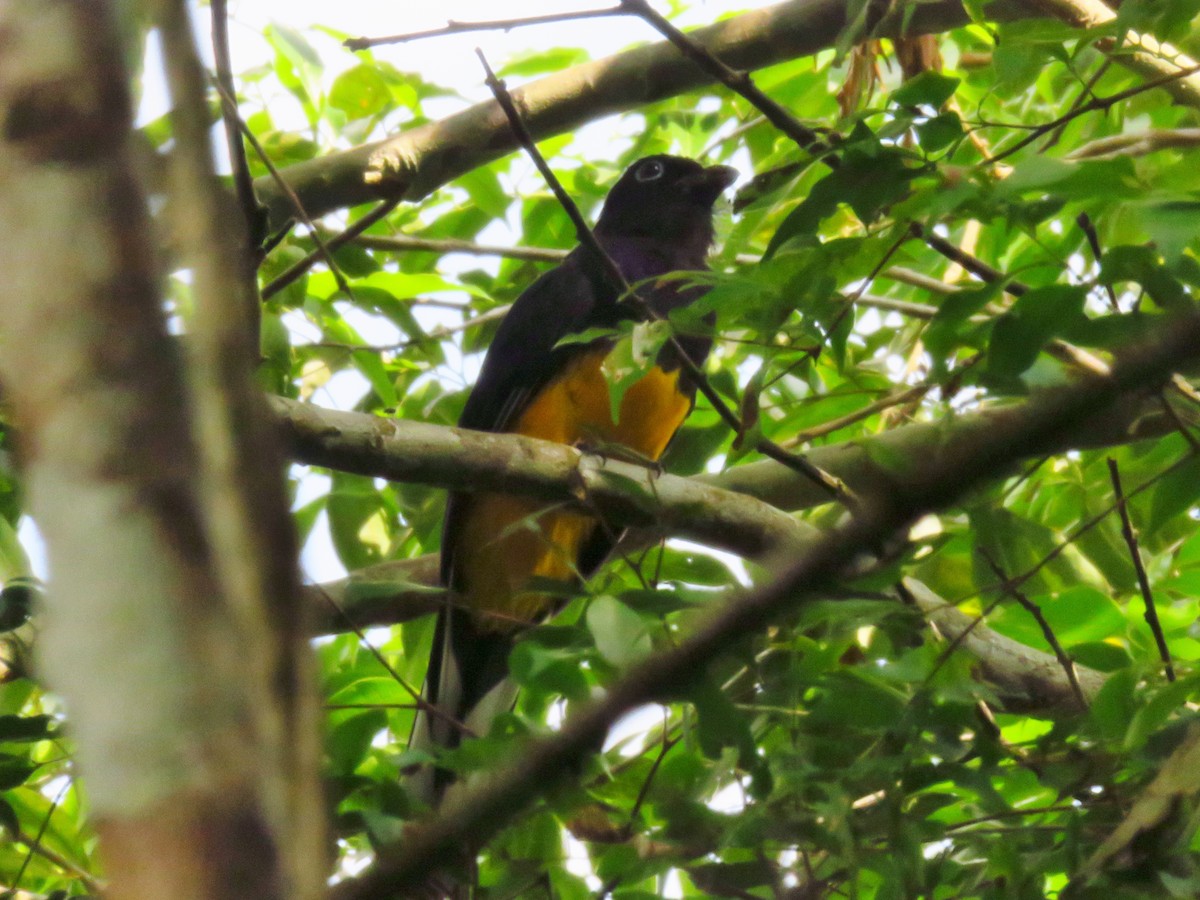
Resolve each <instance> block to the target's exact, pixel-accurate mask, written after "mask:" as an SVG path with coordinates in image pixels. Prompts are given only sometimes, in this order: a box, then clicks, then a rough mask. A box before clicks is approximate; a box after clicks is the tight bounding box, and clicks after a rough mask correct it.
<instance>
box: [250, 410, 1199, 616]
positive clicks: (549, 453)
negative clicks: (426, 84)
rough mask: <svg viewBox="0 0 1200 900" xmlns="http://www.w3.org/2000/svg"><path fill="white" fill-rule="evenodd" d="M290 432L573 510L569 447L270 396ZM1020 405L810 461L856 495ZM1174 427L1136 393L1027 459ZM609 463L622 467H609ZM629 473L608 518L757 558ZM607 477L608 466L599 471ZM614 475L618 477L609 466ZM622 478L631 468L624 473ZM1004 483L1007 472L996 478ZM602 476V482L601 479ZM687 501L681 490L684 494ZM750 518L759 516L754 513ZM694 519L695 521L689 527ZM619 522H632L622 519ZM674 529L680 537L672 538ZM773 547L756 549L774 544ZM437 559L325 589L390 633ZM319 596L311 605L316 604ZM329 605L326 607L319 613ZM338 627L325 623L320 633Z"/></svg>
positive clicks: (423, 597) (316, 449)
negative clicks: (625, 510) (664, 504)
mask: <svg viewBox="0 0 1200 900" xmlns="http://www.w3.org/2000/svg"><path fill="white" fill-rule="evenodd" d="M271 403H272V406H273V407H274V410H275V413H276V415H277V416H278V418H279V421H280V424H281V427H282V428H283V431H284V435H285V440H286V441H287V444H288V449H289V452H290V453H291V455H292V458H293V459H294V460H295V461H296V462H300V463H305V464H309V465H316V466H326V467H329V468H333V469H337V470H339V471H347V472H356V473H358V474H362V475H367V476H370V477H379V478H389V479H393V480H397V481H405V482H415V483H420V484H430V485H435V486H438V487H444V488H449V489H452V490H472V489H486V488H487V487H488V486H491V485H499V484H502V485H503V486H504V487H505V489H506V490H508V491H510V492H512V491H516V492H526V493H529V494H531V495H532V496H536V497H539V498H541V499H543V500H546V501H548V502H576V501H577V499H578V498H577V495H576V494H575V493H573V490H572V485H571V483H570V481H569V480H563V481H561V482H560V481H558V480H557V479H560V478H561V479H568V478H569V477H573V473H574V472H575V467H576V466H578V465H579V464H580V460H581V459H582V457H581V456H580V454H579V453H578V451H575V450H572V449H571V448H565V447H563V446H562V445H561V444H555V443H552V442H542V441H537V440H535V439H533V438H525V437H520V436H516V435H508V434H488V433H485V432H476V431H467V430H459V429H455V428H449V427H446V426H442V425H432V424H429V423H426V422H414V421H409V420H403V419H388V418H381V417H379V416H372V415H367V414H364V413H354V412H339V411H335V410H329V409H323V408H321V407H319V406H313V405H311V404H306V403H300V402H298V401H295V400H287V399H284V398H281V397H275V398H272V400H271ZM1022 408H1023V407H1022V406H1007V407H1000V408H996V409H989V410H983V411H980V412H975V413H967V414H963V415H960V416H958V417H957V418H956V419H955V420H954V422H953V423H951V424H947V423H944V422H936V423H917V424H912V425H904V426H901V427H899V428H895V429H892V430H891V431H887V432H884V433H882V434H877V435H872V436H869V437H863V438H857V439H855V440H852V441H846V442H844V443H840V444H830V445H827V446H824V447H817V448H814V449H813V450H812V451H811V452H810V454H809V455H810V458H811V459H812V460H813V462H814V463H815V464H817V465H820V466H821V468H823V469H825V470H827V471H829V472H832V473H833V474H834V475H836V476H837V477H838V478H840V479H842V480H843V481H845V482H846V483H847V484H849V485H850V486H851V487H852V488H853V489H854V490H855V491H870V490H873V489H876V488H878V487H879V486H880V485H882V484H886V483H887V482H888V480H889V478H891V477H893V474H894V473H893V472H892V470H891V469H889V468H888V466H887V464H886V461H887V460H895V459H928V458H934V457H937V456H938V455H939V454H940V453H942V452H943V448H944V447H945V446H946V445H947V444H953V443H954V442H956V441H960V440H964V439H969V438H970V437H971V436H972V435H975V436H982V435H986V434H987V433H988V432H989V431H991V430H992V429H994V428H997V427H1007V422H1008V421H1009V420H1010V419H1011V418H1012V417H1013V416H1017V415H1020V414H1021V409H1022ZM1175 428H1176V425H1175V423H1174V421H1173V419H1172V418H1171V417H1170V416H1168V415H1166V414H1165V413H1164V412H1163V410H1162V408H1161V405H1160V404H1159V402H1158V400H1157V398H1155V397H1147V398H1137V397H1130V398H1128V399H1127V400H1126V401H1124V402H1122V403H1119V404H1116V405H1114V406H1113V407H1112V408H1111V409H1109V410H1106V411H1100V410H1097V412H1096V414H1095V415H1094V416H1092V417H1090V418H1089V419H1088V421H1087V423H1086V424H1085V425H1084V426H1082V427H1080V428H1079V429H1077V430H1076V431H1075V432H1074V433H1073V434H1072V436H1071V439H1070V440H1069V441H1063V440H1060V441H1056V442H1047V443H1044V444H1042V445H1034V444H1031V445H1030V446H1029V447H1028V448H1027V449H1026V454H1025V455H1026V457H1033V458H1037V457H1041V456H1045V455H1048V454H1052V453H1061V452H1065V451H1066V450H1072V449H1082V448H1091V447H1108V446H1112V445H1114V444H1123V443H1128V442H1131V441H1135V440H1143V439H1147V438H1152V437H1160V436H1162V435H1164V434H1170V433H1171V432H1172V431H1174V430H1175ZM611 465H616V463H612V464H611ZM623 465H625V466H628V468H629V469H630V470H632V474H633V475H634V476H635V480H634V482H633V483H634V484H637V485H640V487H638V488H636V491H637V493H636V494H635V496H634V497H633V498H632V499H621V500H618V501H614V503H613V505H612V506H611V507H609V508H608V510H607V512H608V513H609V514H611V515H617V514H619V512H620V508H619V507H620V505H621V504H625V505H628V504H632V505H633V506H634V510H633V512H634V514H635V515H637V516H640V519H638V521H641V522H643V523H645V522H647V521H649V522H650V524H651V525H656V526H658V528H659V529H660V532H661V530H665V528H664V523H665V522H666V521H668V519H673V520H679V519H683V520H686V521H684V523H683V525H684V527H685V528H686V529H687V530H688V533H691V534H693V535H694V536H695V538H696V539H697V540H700V541H701V542H708V541H710V540H711V541H714V542H716V541H720V542H722V544H721V545H723V546H726V548H727V549H730V550H732V551H733V552H737V553H742V552H747V553H753V552H756V550H755V549H754V546H755V545H753V544H752V543H748V542H752V541H757V540H759V539H758V538H757V537H754V536H753V535H755V534H757V533H759V532H760V531H761V529H760V528H759V526H758V525H753V524H747V523H746V522H745V521H743V522H741V523H740V524H739V523H737V522H736V520H735V519H733V518H732V515H733V513H726V514H727V515H729V516H731V518H729V519H728V520H727V521H728V522H729V523H730V528H729V529H728V530H724V531H722V530H720V528H721V527H722V526H713V527H714V531H713V533H711V534H703V535H702V534H701V532H702V531H706V530H707V526H706V525H705V524H704V522H703V521H702V520H704V519H706V517H707V516H708V512H707V511H705V512H704V513H703V514H702V515H701V514H698V513H697V510H696V508H694V507H687V508H681V509H679V510H677V511H674V512H671V513H664V512H662V511H660V510H658V509H656V508H655V506H654V500H653V496H651V497H650V498H647V497H645V496H643V495H644V494H645V493H646V489H647V486H648V481H647V479H648V478H649V475H648V473H647V472H646V471H645V470H643V469H641V468H639V467H637V466H630V465H629V464H623ZM601 471H603V470H601ZM608 471H610V472H615V471H616V469H612V468H610V469H608ZM623 471H624V470H623ZM996 474H997V475H1000V474H1002V473H1000V472H997V473H996ZM598 480H603V479H598ZM675 481H686V482H689V483H694V484H696V485H706V486H710V487H714V488H719V489H721V490H723V491H733V492H736V493H739V494H745V495H748V496H751V497H754V498H756V499H757V500H759V501H761V502H762V503H765V504H768V505H769V506H770V507H774V508H775V509H776V510H788V511H796V510H802V509H808V508H811V507H814V506H818V505H820V504H822V503H827V502H828V500H829V498H828V496H827V495H826V494H825V493H824V492H823V491H822V490H820V489H819V488H818V487H817V486H816V485H814V484H812V483H811V482H810V481H808V480H807V479H805V478H802V477H800V476H798V475H797V474H796V473H795V472H793V471H791V470H790V469H788V468H786V467H785V466H782V465H780V464H779V463H776V462H774V461H772V460H762V461H760V462H755V463H749V464H746V465H742V466H735V467H733V468H731V469H727V470H726V471H725V472H722V473H720V474H718V475H700V476H697V477H695V478H691V479H678V478H673V477H672V476H662V477H660V478H659V479H657V480H656V481H655V482H654V487H655V489H656V490H657V491H658V492H659V495H660V497H661V496H662V491H663V484H664V482H666V483H668V485H669V484H672V483H674V482H675ZM600 487H601V488H602V489H604V490H616V489H617V488H618V487H619V486H618V485H617V484H616V483H615V481H614V482H610V483H607V484H601V485H600ZM677 496H680V497H684V496H696V497H698V496H700V495H698V494H696V495H688V494H687V493H686V491H683V490H682V489H681V492H680V493H679V494H678V495H677ZM745 511H746V512H747V513H749V514H750V515H753V511H752V510H750V509H749V508H748V507H747V508H745ZM693 519H694V520H696V521H692V520H693ZM620 524H632V523H629V522H624V521H622V522H621V523H620ZM743 527H745V528H746V529H747V532H748V534H750V535H751V537H749V538H746V540H745V541H743V540H742V539H741V538H740V537H739V535H738V529H741V528H743ZM669 533H673V532H669ZM766 544H767V541H766V540H762V541H761V542H760V543H759V544H758V545H757V546H758V548H760V549H761V548H762V547H765V546H766ZM436 573H437V563H436V555H432V554H431V555H429V556H423V557H419V558H417V559H414V560H396V561H392V562H386V563H381V564H380V565H378V566H372V567H370V568H368V569H365V570H362V571H360V572H355V573H353V574H351V575H350V576H348V577H347V578H345V579H341V580H339V581H333V582H329V583H327V584H325V585H324V586H323V587H322V590H324V591H325V592H327V593H328V594H329V596H331V597H332V598H334V600H335V601H336V602H337V603H338V605H339V606H340V607H342V608H343V609H344V610H346V612H347V613H348V614H349V615H350V616H351V617H352V618H353V619H354V620H355V621H356V622H358V623H359V624H360V625H385V624H394V623H396V622H402V621H408V620H410V619H412V618H416V617H417V616H420V615H424V614H425V613H427V612H428V611H430V609H432V608H433V606H432V604H433V601H434V600H435V599H436V598H435V597H433V596H432V595H431V593H430V591H431V589H433V588H435V587H436V586H437V583H438V582H437V574H436ZM316 599H319V598H314V601H315V600H316ZM318 608H320V606H318ZM331 627H333V628H338V627H341V626H339V625H338V624H337V623H335V622H330V621H326V622H324V623H323V625H322V628H324V629H328V628H331Z"/></svg>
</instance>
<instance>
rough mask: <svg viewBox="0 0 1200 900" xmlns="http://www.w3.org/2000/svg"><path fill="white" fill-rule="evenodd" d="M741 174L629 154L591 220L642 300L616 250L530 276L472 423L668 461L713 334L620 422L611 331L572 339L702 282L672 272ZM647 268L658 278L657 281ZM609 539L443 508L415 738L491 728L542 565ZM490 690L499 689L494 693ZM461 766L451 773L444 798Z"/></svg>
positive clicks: (655, 379) (522, 514)
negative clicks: (611, 272)
mask: <svg viewBox="0 0 1200 900" xmlns="http://www.w3.org/2000/svg"><path fill="white" fill-rule="evenodd" d="M736 177H737V172H736V171H735V170H734V169H732V168H729V167H728V166H707V167H705V166H703V165H701V164H700V163H698V162H695V161H694V160H690V159H684V158H681V157H678V156H666V155H658V156H648V157H646V158H644V159H640V160H638V161H637V162H635V163H634V164H633V165H632V166H630V167H629V168H628V169H627V170H626V171H625V172H624V174H623V175H622V176H621V178H620V179H619V180H618V181H617V183H616V184H615V185H614V186H613V187H612V189H611V190H610V191H609V193H608V196H607V197H606V198H605V201H604V207H603V209H602V210H601V212H600V218H599V219H598V220H597V222H596V226H595V229H594V233H595V236H596V240H597V241H598V242H599V244H600V246H601V247H602V248H603V249H604V251H605V253H606V254H607V255H608V257H609V258H610V259H611V260H612V261H613V262H615V263H616V265H617V267H618V268H619V269H620V271H621V274H622V275H623V276H624V278H625V280H626V281H627V282H629V283H630V284H633V285H635V286H636V287H637V294H638V296H639V297H640V298H642V300H643V301H644V302H645V305H644V306H640V307H639V306H638V305H636V304H633V305H631V304H628V303H622V302H621V299H622V298H620V297H619V296H618V291H617V290H616V289H615V288H614V287H613V286H612V285H611V284H610V280H609V279H608V278H606V276H605V272H604V269H603V268H602V266H603V261H602V260H598V259H596V258H595V253H594V251H592V250H589V248H587V247H583V246H580V247H576V248H575V249H574V250H573V251H572V252H571V253H570V254H568V255H567V257H566V259H565V260H564V261H563V262H562V264H561V265H559V266H558V267H557V268H555V269H552V270H551V271H549V272H546V273H545V274H544V275H542V276H541V277H540V278H538V279H537V280H536V281H535V282H534V283H533V284H532V285H530V286H529V288H528V289H526V290H525V291H524V292H523V293H522V294H521V295H520V297H518V298H517V300H516V302H515V303H514V304H513V306H512V309H511V310H510V311H509V313H508V314H507V315H506V316H505V318H504V320H503V322H502V323H501V325H500V328H499V330H498V332H497V333H496V337H495V339H494V340H493V342H492V344H491V347H490V349H489V350H488V353H487V356H486V357H485V359H484V362H483V368H482V369H481V371H480V374H479V378H478V380H477V382H476V384H475V387H474V389H473V390H472V391H471V394H470V396H469V397H468V399H467V403H466V407H465V408H464V410H463V414H462V418H461V419H460V420H459V426H460V427H462V428H472V429H478V430H482V431H491V432H508V433H513V434H523V435H528V436H529V437H535V438H541V439H543V440H549V441H557V442H558V443H562V444H571V445H579V446H612V445H622V446H624V447H626V448H628V449H629V450H631V451H632V452H633V454H636V455H638V456H642V457H646V458H648V459H651V460H657V459H658V458H659V457H660V456H661V455H662V453H663V451H664V450H665V449H666V447H667V444H668V443H669V442H670V441H671V438H672V437H673V436H674V435H675V432H676V431H677V430H678V428H679V426H680V425H681V424H682V423H683V420H684V419H685V418H686V417H687V415H688V413H689V412H690V411H691V408H692V405H693V403H694V396H695V385H694V384H692V383H691V381H690V379H689V378H688V377H687V375H686V374H685V373H684V372H683V371H682V370H681V367H680V361H679V353H680V352H684V353H686V354H687V355H688V356H689V357H690V358H691V360H692V361H693V362H694V363H696V364H697V365H699V364H702V363H703V361H704V359H705V358H706V357H707V355H708V353H709V349H710V347H711V344H712V341H711V339H710V338H708V337H701V336H685V335H680V336H678V337H677V338H676V340H675V341H674V342H672V343H668V344H667V345H666V346H665V347H664V348H663V350H662V351H661V352H660V353H659V355H658V357H657V359H656V360H655V364H654V365H653V366H652V367H651V368H649V369H648V370H647V371H646V373H645V374H644V375H643V376H642V377H641V378H640V379H639V380H638V381H636V382H635V383H634V384H633V385H632V386H631V387H629V388H628V389H627V390H626V392H625V394H624V395H623V397H622V399H621V404H620V409H619V413H618V415H617V416H616V419H615V421H614V418H613V415H612V409H611V404H610V397H609V385H608V381H607V380H606V378H605V375H604V372H603V371H602V365H603V363H604V360H605V358H606V356H607V355H608V353H609V352H610V350H611V349H612V347H613V342H612V340H611V338H609V339H604V338H601V339H598V340H596V341H593V342H591V343H579V342H567V343H564V344H563V345H562V346H559V342H560V341H561V340H562V339H563V338H565V337H567V336H568V335H573V334H579V333H581V332H585V331H587V330H588V329H592V328H606V327H607V328H611V327H612V326H614V325H617V324H619V322H620V321H621V320H622V319H628V318H639V317H640V318H644V317H645V316H646V315H647V312H646V307H647V306H648V307H649V309H650V311H651V312H650V313H649V314H651V315H654V316H656V317H666V316H667V315H668V314H669V313H670V312H671V311H672V310H674V309H677V308H679V307H681V306H683V305H686V304H688V303H691V302H694V301H695V300H696V298H697V297H699V296H700V295H701V294H703V292H704V289H703V288H702V287H697V286H695V285H691V286H688V285H684V284H683V283H681V282H680V281H679V280H677V279H676V280H663V281H662V282H656V281H654V280H653V279H655V278H656V276H661V275H665V274H667V273H668V272H679V271H697V270H703V269H706V268H707V265H706V257H707V255H708V250H709V247H710V245H711V244H712V241H713V205H714V203H715V202H716V200H717V198H718V197H720V196H721V193H722V192H723V191H724V190H725V189H726V188H727V187H729V186H730V185H731V184H732V183H733V181H734V180H735V179H736ZM648 279H649V280H648ZM611 546H612V534H611V531H609V530H608V529H606V528H604V527H602V526H601V525H600V523H599V522H598V521H597V520H596V519H595V518H593V517H591V516H589V515H587V514H585V513H581V512H577V511H574V510H567V509H564V508H562V507H551V508H549V509H547V508H546V507H545V504H544V503H539V502H538V501H535V500H529V499H525V498H523V497H516V496H511V495H507V494H497V493H473V494H472V493H455V494H451V495H450V498H449V501H448V503H447V507H446V517H445V523H444V527H443V532H442V557H441V577H442V582H443V584H444V586H445V587H446V588H447V589H448V594H447V596H448V602H447V603H446V604H445V605H444V606H443V609H442V610H441V613H440V615H439V619H438V623H437V629H436V632H435V635H434V643H433V650H432V653H431V656H430V663H429V675H428V677H427V679H426V699H427V700H428V702H429V703H430V704H431V705H432V706H433V707H434V712H433V713H432V714H429V713H427V714H425V717H424V719H423V720H422V718H421V717H418V725H417V728H416V733H415V734H414V739H413V746H421V745H425V746H428V744H429V743H430V742H431V741H430V738H431V739H432V743H433V744H436V745H437V746H441V747H453V746H455V745H457V743H458V742H459V738H460V736H461V734H462V727H463V724H464V723H465V725H466V727H467V728H469V729H470V730H471V731H472V732H474V733H477V734H478V733H482V732H484V731H486V729H487V727H488V725H489V724H490V722H491V719H492V718H494V716H495V715H496V714H497V713H499V712H502V711H504V710H506V709H508V708H510V707H511V705H512V701H513V699H514V693H513V690H512V689H511V688H504V689H498V688H497V686H498V685H500V684H501V683H502V682H504V679H505V676H506V672H507V661H508V655H509V651H510V650H511V649H512V646H513V643H514V641H515V639H516V638H517V637H518V636H519V635H520V633H521V632H522V631H523V630H525V629H527V628H528V627H529V625H530V624H532V623H536V622H539V621H541V620H543V619H545V618H546V617H547V616H548V615H550V614H551V613H552V612H554V611H555V609H556V607H557V601H556V600H555V598H554V597H552V596H549V595H547V594H546V593H544V592H539V591H537V590H536V589H532V588H531V581H532V580H534V579H537V580H542V579H551V580H554V581H560V582H571V581H573V580H576V579H580V578H586V577H588V576H589V575H590V574H591V573H592V572H594V571H595V570H596V568H597V567H598V566H599V565H600V564H601V563H602V562H603V561H604V558H605V556H607V554H608V553H609V551H610V550H611ZM485 698H486V702H483V701H485ZM448 780H449V778H448V775H447V773H444V772H439V773H438V774H437V775H436V776H435V781H436V784H435V786H434V788H433V793H432V796H431V797H427V799H432V797H436V795H438V794H440V793H441V791H442V789H444V787H445V785H446V784H447V783H448Z"/></svg>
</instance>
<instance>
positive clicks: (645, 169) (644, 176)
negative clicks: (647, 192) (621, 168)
mask: <svg viewBox="0 0 1200 900" xmlns="http://www.w3.org/2000/svg"><path fill="white" fill-rule="evenodd" d="M664 171H666V170H665V169H664V168H663V164H662V163H661V162H659V161H658V160H657V159H651V160H647V161H646V162H644V163H642V164H641V165H640V166H638V170H637V171H636V172H634V173H633V177H634V178H636V179H637V180H638V181H656V180H657V179H659V178H662V176H663V172H664Z"/></svg>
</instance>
